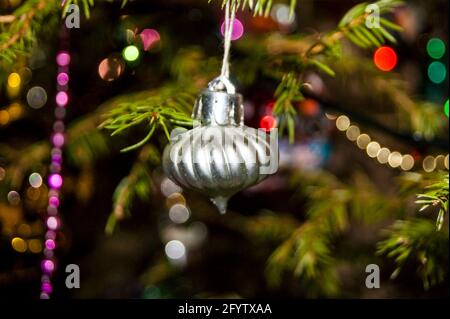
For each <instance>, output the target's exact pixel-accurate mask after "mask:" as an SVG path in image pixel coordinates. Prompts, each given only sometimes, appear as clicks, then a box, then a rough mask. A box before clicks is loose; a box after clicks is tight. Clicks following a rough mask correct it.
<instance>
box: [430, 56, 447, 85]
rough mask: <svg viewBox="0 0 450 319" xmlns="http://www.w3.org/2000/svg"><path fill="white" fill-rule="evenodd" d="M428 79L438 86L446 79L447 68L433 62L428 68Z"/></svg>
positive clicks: (437, 62)
mask: <svg viewBox="0 0 450 319" xmlns="http://www.w3.org/2000/svg"><path fill="white" fill-rule="evenodd" d="M428 77H429V78H430V81H431V82H433V83H436V84H440V83H442V82H444V81H445V79H446V77H447V68H446V67H445V65H444V64H443V63H441V62H439V61H434V62H432V63H431V64H430V65H429V66H428Z"/></svg>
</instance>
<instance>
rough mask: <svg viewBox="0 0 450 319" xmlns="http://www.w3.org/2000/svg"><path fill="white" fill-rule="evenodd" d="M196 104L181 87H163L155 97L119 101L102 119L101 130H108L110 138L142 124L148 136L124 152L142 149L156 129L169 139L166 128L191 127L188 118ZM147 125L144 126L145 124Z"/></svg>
mask: <svg viewBox="0 0 450 319" xmlns="http://www.w3.org/2000/svg"><path fill="white" fill-rule="evenodd" d="M194 102H195V96H194V94H193V93H191V92H189V89H187V90H186V87H185V86H183V91H181V89H180V87H179V86H171V87H163V88H160V89H159V90H158V92H157V93H156V94H153V95H150V96H148V97H146V98H144V99H142V100H137V101H136V100H135V101H132V102H131V101H127V102H120V103H118V104H116V105H115V106H114V108H113V109H112V110H111V111H110V112H109V113H107V114H106V115H105V116H106V117H107V119H106V120H105V121H104V122H103V123H102V124H101V125H100V128H105V129H108V130H111V131H112V133H111V135H112V136H114V135H116V134H119V133H122V132H124V131H125V130H129V129H130V128H132V127H136V126H141V125H145V126H147V130H148V133H147V134H146V136H145V138H144V139H143V140H141V141H140V142H138V143H136V144H134V145H132V146H129V147H127V148H125V149H123V150H122V151H123V152H127V151H130V150H133V149H136V148H139V147H141V146H142V145H143V144H145V143H146V142H147V141H148V140H149V139H150V138H151V136H152V135H153V132H154V131H155V129H156V128H157V127H161V128H162V129H163V131H164V133H165V134H166V136H167V137H168V138H169V136H168V127H175V126H187V127H191V126H192V119H191V117H190V113H191V109H192V106H193V105H194ZM146 123H147V124H146Z"/></svg>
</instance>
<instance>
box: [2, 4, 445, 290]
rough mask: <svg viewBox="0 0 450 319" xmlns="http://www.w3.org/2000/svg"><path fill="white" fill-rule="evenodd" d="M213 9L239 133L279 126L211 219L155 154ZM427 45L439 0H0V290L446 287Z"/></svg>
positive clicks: (202, 75)
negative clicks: (273, 146)
mask: <svg viewBox="0 0 450 319" xmlns="http://www.w3.org/2000/svg"><path fill="white" fill-rule="evenodd" d="M227 3H228V5H231V6H232V7H237V8H238V10H237V12H236V17H237V18H236V20H235V21H234V23H233V26H234V32H233V34H232V38H233V45H232V53H231V77H232V79H233V80H234V82H235V83H237V84H238V87H239V91H240V92H242V93H243V95H244V96H245V98H246V99H245V120H246V124H247V125H249V126H253V127H260V128H263V129H265V130H270V129H272V128H274V127H277V128H278V129H279V132H280V133H281V137H280V141H279V143H280V169H279V171H278V173H277V174H276V175H273V176H271V177H269V178H268V179H267V180H265V181H264V182H263V183H261V184H259V185H257V186H255V187H252V188H250V189H248V190H245V191H243V192H241V193H239V194H238V195H236V196H234V197H233V198H232V199H231V201H230V205H229V209H228V212H227V214H226V215H224V216H222V215H219V213H218V212H217V210H216V208H215V207H214V206H213V205H212V204H211V202H210V201H209V200H208V199H207V198H206V197H204V196H201V195H198V194H196V193H192V192H187V191H184V190H182V189H181V188H180V187H179V186H177V185H175V184H174V183H172V182H171V181H170V180H169V179H167V178H166V177H165V176H164V174H163V172H162V169H161V153H162V150H163V148H164V146H165V145H166V144H167V143H168V139H170V136H169V132H170V131H171V130H172V129H174V128H176V127H184V128H190V127H192V119H191V112H192V107H193V105H194V102H195V98H196V96H197V94H198V93H199V92H200V91H201V90H202V89H203V88H204V87H205V86H206V85H207V83H208V82H209V81H210V80H211V79H213V78H214V77H216V76H217V75H218V72H219V70H220V64H221V60H222V57H221V54H222V41H223V35H222V33H223V32H222V33H221V26H222V25H223V24H224V21H223V11H222V9H223V8H224V6H225V5H226V4H227ZM78 14H80V16H81V18H80V21H78ZM78 22H79V24H78ZM78 26H79V28H78ZM222 31H223V26H222ZM447 45H448V1H445V0H433V1H406V2H402V1H397V0H381V1H378V2H375V3H373V4H369V3H355V1H350V0H348V1H333V0H321V1H318V0H301V1H295V0H290V1H289V0H286V1H282V0H280V1H271V0H253V1H251V0H249V1H244V0H242V1H240V0H228V1H227V0H224V1H219V0H216V1H210V3H208V1H205V0H197V1H194V0H190V1H181V0H170V1H167V0H165V1H156V0H155V1H151V2H150V1H144V0H135V1H131V0H130V1H122V0H121V1H119V0H118V1H113V0H111V1H100V0H96V1H94V0H81V1H73V0H66V1H62V3H61V1H51V0H0V87H1V89H0V133H1V135H0V234H1V240H0V294H1V295H5V296H18V295H24V291H26V293H25V294H26V295H27V296H28V297H34V298H36V297H38V296H39V291H42V293H43V294H44V295H41V297H42V296H43V297H47V296H48V295H51V294H53V295H54V296H55V297H58V298H66V297H142V298H170V297H246V298H247V297H262V296H281V297H363V298H370V297H391V298H392V297H394V298H395V297H436V296H438V297H441V296H447V297H448V289H447V288H446V287H447V286H448V245H449V243H448V240H449V237H448V214H447V212H448V174H447V173H448V172H447V170H448V169H449V155H448V77H447V68H448V53H447V51H446V46H447ZM55 59H56V62H55ZM55 78H56V84H57V85H56V87H55V84H54V82H55V80H54V79H55ZM69 79H70V80H69ZM63 120H64V121H63ZM111 135H112V136H111ZM49 137H50V140H49ZM63 145H64V147H62V146H63ZM62 163H64V165H63V166H62ZM61 168H62V171H61V174H59V173H58V172H59V170H60V169H61ZM55 172H56V173H55ZM47 177H48V178H47ZM62 178H64V184H63V185H62V188H61V190H60V191H55V189H56V190H59V187H61V183H62ZM47 180H48V183H46V181H47ZM59 200H61V204H60V202H59ZM111 201H112V203H111ZM58 207H59V211H60V215H55V214H56V212H57V210H58ZM53 252H55V253H54V254H53ZM42 256H44V257H42ZM43 258H44V259H43ZM42 259H43V262H42V263H41V260H42ZM47 262H48V263H47ZM73 263H75V264H78V265H79V266H80V269H81V273H82V280H81V288H80V289H78V290H68V289H66V287H65V285H64V276H65V273H64V269H65V265H67V264H73ZM369 264H377V265H379V267H380V269H381V288H380V289H368V288H367V287H366V285H365V278H366V276H367V275H368V274H367V273H366V266H367V265H369ZM41 266H42V267H41ZM41 268H42V269H41ZM53 268H55V270H53ZM41 272H43V273H44V274H43V275H41ZM52 274H53V279H52ZM50 279H52V282H53V285H52V284H51V283H49V282H50Z"/></svg>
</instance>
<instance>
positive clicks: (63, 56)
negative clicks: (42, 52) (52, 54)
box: [56, 51, 70, 66]
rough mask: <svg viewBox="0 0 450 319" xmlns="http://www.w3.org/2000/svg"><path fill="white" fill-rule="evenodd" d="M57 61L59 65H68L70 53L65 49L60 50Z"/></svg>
mask: <svg viewBox="0 0 450 319" xmlns="http://www.w3.org/2000/svg"><path fill="white" fill-rule="evenodd" d="M56 63H58V65H59V66H68V65H69V63H70V54H69V53H67V52H65V51H62V52H59V53H58V55H57V56H56Z"/></svg>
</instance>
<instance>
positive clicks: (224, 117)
mask: <svg viewBox="0 0 450 319" xmlns="http://www.w3.org/2000/svg"><path fill="white" fill-rule="evenodd" d="M192 118H193V119H194V120H195V121H194V122H195V123H197V124H200V125H215V126H244V105H243V98H242V95H241V94H239V93H236V88H235V86H234V85H233V83H231V81H230V80H229V79H228V78H226V77H223V76H219V77H217V78H215V79H214V80H212V81H211V82H209V84H208V88H207V89H206V90H203V92H202V93H201V94H200V96H199V97H198V98H197V101H196V103H195V106H194V109H193V112H192Z"/></svg>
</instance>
